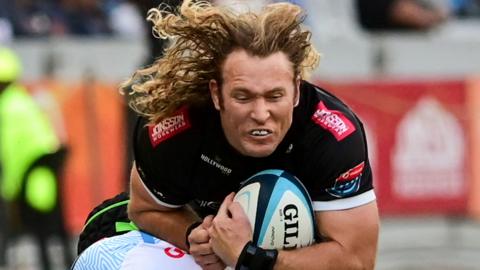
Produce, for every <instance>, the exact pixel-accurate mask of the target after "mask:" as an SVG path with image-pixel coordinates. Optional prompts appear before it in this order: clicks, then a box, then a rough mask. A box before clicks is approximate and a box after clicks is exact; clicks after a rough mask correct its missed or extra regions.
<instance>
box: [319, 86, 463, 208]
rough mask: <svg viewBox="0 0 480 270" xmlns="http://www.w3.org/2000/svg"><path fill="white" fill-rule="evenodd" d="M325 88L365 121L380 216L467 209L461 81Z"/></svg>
mask: <svg viewBox="0 0 480 270" xmlns="http://www.w3.org/2000/svg"><path fill="white" fill-rule="evenodd" d="M317 84H318V85H320V86H323V85H325V84H323V83H322V82H318V83H317ZM326 87H327V89H329V90H330V91H331V92H333V93H334V94H335V95H337V96H338V97H340V98H341V99H342V100H343V101H344V102H345V103H347V104H348V105H349V106H350V107H351V108H352V109H353V110H354V111H355V112H356V113H357V114H358V115H359V117H360V118H361V119H362V121H363V123H364V125H365V129H366V133H367V140H368V144H369V156H370V160H371V163H372V169H373V174H374V185H375V189H376V194H377V198H378V203H379V207H380V210H381V212H382V213H383V214H417V213H432V214H437V213H438V214H440V213H442V214H443V213H456V214H463V213H465V211H466V206H467V200H468V185H467V183H468V181H467V179H468V174H467V171H468V170H467V169H468V154H469V153H468V149H469V147H468V146H469V140H468V133H467V129H468V122H467V120H468V119H467V118H468V117H467V115H468V112H467V110H466V106H465V103H466V91H465V89H466V87H465V83H464V82H463V81H440V82H439V81H434V82H430V81H411V82H405V81H402V82H382V81H380V82H379V81H375V82H363V83H352V84H329V85H328V86H326Z"/></svg>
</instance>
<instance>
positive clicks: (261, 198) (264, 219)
mask: <svg viewBox="0 0 480 270" xmlns="http://www.w3.org/2000/svg"><path fill="white" fill-rule="evenodd" d="M234 201H236V202H239V203H240V205H241V206H242V207H243V209H244V210H245V213H246V214H247V216H248V219H249V220H250V224H251V226H252V231H253V242H254V243H255V244H256V245H257V246H259V247H262V248H265V249H292V248H299V247H305V246H309V245H311V244H313V243H314V242H315V231H316V230H315V226H316V225H315V219H314V213H313V208H312V202H311V200H310V196H309V195H308V192H307V191H306V189H305V187H304V186H303V184H302V183H301V182H300V181H299V180H298V179H297V178H296V177H295V176H293V175H292V174H290V173H287V172H285V171H283V170H265V171H261V172H259V173H257V174H255V175H254V176H252V177H250V178H249V179H247V180H246V181H245V182H244V183H242V186H241V188H240V190H239V191H238V192H237V194H236V195H235V198H234Z"/></svg>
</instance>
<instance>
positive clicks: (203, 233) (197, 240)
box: [188, 226, 210, 244]
mask: <svg viewBox="0 0 480 270" xmlns="http://www.w3.org/2000/svg"><path fill="white" fill-rule="evenodd" d="M209 239H210V236H209V234H208V231H207V230H206V229H205V228H203V227H202V226H199V227H197V228H195V229H193V230H192V232H191V233H190V235H189V236H188V242H190V243H191V244H201V243H207V242H208V240H209Z"/></svg>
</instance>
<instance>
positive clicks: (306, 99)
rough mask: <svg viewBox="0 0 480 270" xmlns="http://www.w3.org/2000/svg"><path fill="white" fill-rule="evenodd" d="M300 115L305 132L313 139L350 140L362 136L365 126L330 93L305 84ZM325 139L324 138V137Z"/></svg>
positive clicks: (302, 91)
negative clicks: (319, 137) (310, 134)
mask: <svg viewBox="0 0 480 270" xmlns="http://www.w3.org/2000/svg"><path fill="white" fill-rule="evenodd" d="M298 107H299V109H298V111H299V113H297V115H298V116H297V117H296V118H303V128H304V130H305V132H310V133H313V134H312V135H314V136H322V138H323V137H330V138H331V139H334V140H333V141H336V142H337V143H343V142H346V141H348V139H349V138H351V137H356V136H360V137H362V136H363V133H364V131H363V125H362V122H361V121H360V119H359V118H358V117H357V115H356V114H355V113H354V112H353V110H352V109H351V108H350V107H348V105H347V104H345V103H344V102H343V101H342V100H340V99H339V98H338V97H336V96H335V95H333V94H331V93H330V92H328V91H327V90H325V89H323V88H321V87H318V86H316V85H313V84H311V83H309V82H306V81H304V82H302V85H301V100H300V104H299V106H298ZM323 139H324V138H323Z"/></svg>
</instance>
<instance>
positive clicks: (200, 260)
mask: <svg viewBox="0 0 480 270" xmlns="http://www.w3.org/2000/svg"><path fill="white" fill-rule="evenodd" d="M194 259H195V262H196V263H197V264H199V265H202V266H203V265H205V266H207V265H211V264H216V263H218V262H220V259H219V258H218V256H216V255H215V254H208V255H203V256H195V257H194Z"/></svg>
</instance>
